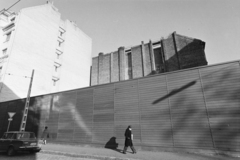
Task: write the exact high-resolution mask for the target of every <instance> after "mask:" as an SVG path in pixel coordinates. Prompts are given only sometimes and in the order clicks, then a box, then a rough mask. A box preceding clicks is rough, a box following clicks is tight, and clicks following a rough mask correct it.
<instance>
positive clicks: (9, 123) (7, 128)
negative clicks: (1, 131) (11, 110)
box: [7, 120, 11, 132]
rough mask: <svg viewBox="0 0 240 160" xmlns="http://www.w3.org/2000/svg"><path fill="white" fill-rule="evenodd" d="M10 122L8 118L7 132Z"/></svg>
mask: <svg viewBox="0 0 240 160" xmlns="http://www.w3.org/2000/svg"><path fill="white" fill-rule="evenodd" d="M10 123H11V121H10V120H8V127H7V132H8V130H9V126H10Z"/></svg>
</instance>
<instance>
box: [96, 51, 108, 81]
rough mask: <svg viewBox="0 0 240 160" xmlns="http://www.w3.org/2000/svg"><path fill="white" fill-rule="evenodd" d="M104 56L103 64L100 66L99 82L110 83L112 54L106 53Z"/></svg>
mask: <svg viewBox="0 0 240 160" xmlns="http://www.w3.org/2000/svg"><path fill="white" fill-rule="evenodd" d="M100 57H102V60H101V62H102V64H101V67H100V68H99V69H100V70H99V72H100V73H101V74H100V77H99V84H104V83H110V54H106V55H103V56H100Z"/></svg>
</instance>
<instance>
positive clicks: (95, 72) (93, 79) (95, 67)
mask: <svg viewBox="0 0 240 160" xmlns="http://www.w3.org/2000/svg"><path fill="white" fill-rule="evenodd" d="M97 84H98V57H94V58H92V71H91V86H93V85H97Z"/></svg>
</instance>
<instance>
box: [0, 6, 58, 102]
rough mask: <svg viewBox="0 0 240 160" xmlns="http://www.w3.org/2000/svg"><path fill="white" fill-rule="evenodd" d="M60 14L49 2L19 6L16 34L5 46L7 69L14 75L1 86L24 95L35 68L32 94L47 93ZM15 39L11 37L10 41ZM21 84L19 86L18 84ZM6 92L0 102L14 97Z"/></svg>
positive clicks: (8, 77) (49, 86) (15, 93)
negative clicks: (23, 7)
mask: <svg viewBox="0 0 240 160" xmlns="http://www.w3.org/2000/svg"><path fill="white" fill-rule="evenodd" d="M59 21H60V14H59V13H58V12H55V11H54V10H53V9H52V7H51V6H50V5H42V6H36V7H30V8H26V9H22V10H21V12H20V13H19V17H18V20H17V24H16V31H15V32H16V33H15V35H14V36H13V35H12V36H11V39H12V45H11V46H9V48H8V53H9V63H8V64H7V70H6V72H8V73H11V74H13V75H20V76H18V77H16V76H6V77H5V79H4V85H5V87H6V89H7V90H8V91H11V92H12V93H14V95H17V96H18V97H19V98H24V97H26V96H27V92H28V87H29V82H30V79H29V78H24V77H21V75H23V76H29V77H30V76H31V72H32V69H35V74H34V79H33V86H32V92H31V96H34V95H40V94H46V93H49V92H50V89H51V85H52V79H51V78H52V70H53V61H54V58H55V57H54V56H55V55H54V54H55V46H56V41H57V35H58V23H59ZM13 39H14V40H13ZM20 84H21V85H20ZM7 90H3V91H6V93H4V95H8V96H6V97H5V98H4V99H1V101H6V100H11V99H14V97H15V96H14V95H13V96H12V94H9V93H10V92H9V93H8V92H7Z"/></svg>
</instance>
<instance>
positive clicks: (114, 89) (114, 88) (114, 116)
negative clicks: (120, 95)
mask: <svg viewBox="0 0 240 160" xmlns="http://www.w3.org/2000/svg"><path fill="white" fill-rule="evenodd" d="M115 92H116V86H115V83H113V125H114V135H115V136H116V137H117V133H116V123H115V122H116V121H115V118H116V115H115Z"/></svg>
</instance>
